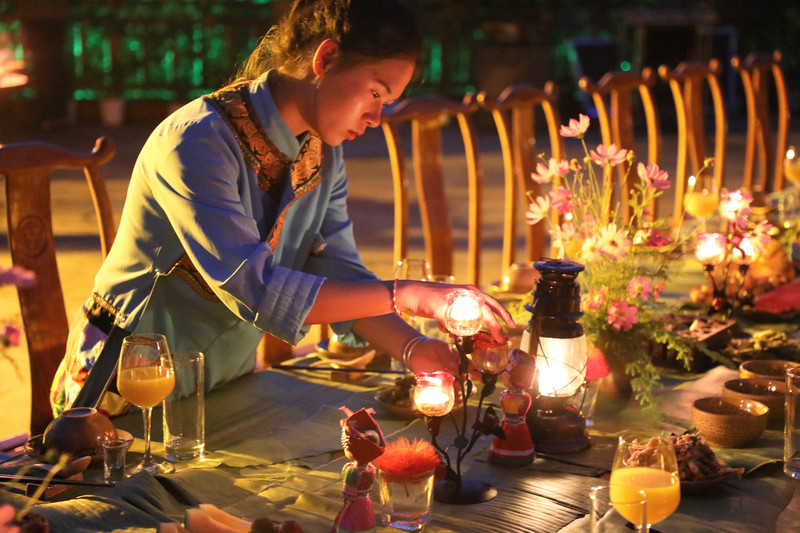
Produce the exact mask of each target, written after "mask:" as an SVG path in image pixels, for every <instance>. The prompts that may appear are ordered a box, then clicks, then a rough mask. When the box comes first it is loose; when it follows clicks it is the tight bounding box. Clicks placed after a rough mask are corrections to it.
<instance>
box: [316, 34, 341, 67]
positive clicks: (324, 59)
mask: <svg viewBox="0 0 800 533" xmlns="http://www.w3.org/2000/svg"><path fill="white" fill-rule="evenodd" d="M338 56H339V43H337V42H336V41H334V40H333V39H325V40H324V41H322V42H321V43H320V44H319V46H317V51H316V52H314V60H313V63H312V64H311V70H312V71H313V72H314V75H315V76H322V75H323V74H324V73H325V71H326V70H328V69H329V68H330V67H331V65H332V64H333V63H334V61H336V58H337V57H338Z"/></svg>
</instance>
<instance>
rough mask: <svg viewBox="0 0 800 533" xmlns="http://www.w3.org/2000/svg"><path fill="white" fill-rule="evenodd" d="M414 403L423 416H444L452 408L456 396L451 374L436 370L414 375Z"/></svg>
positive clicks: (453, 379)
mask: <svg viewBox="0 0 800 533" xmlns="http://www.w3.org/2000/svg"><path fill="white" fill-rule="evenodd" d="M415 378H416V382H417V383H416V385H415V386H414V403H415V405H416V407H417V410H418V411H419V412H420V413H422V414H423V415H425V416H444V415H446V414H447V413H449V412H450V411H452V410H453V405H455V401H456V397H455V391H454V389H453V383H454V382H455V378H454V377H453V375H452V374H450V373H448V372H444V371H442V370H437V371H436V372H420V373H419V374H417V375H416V376H415Z"/></svg>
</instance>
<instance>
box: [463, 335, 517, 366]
mask: <svg viewBox="0 0 800 533" xmlns="http://www.w3.org/2000/svg"><path fill="white" fill-rule="evenodd" d="M470 359H472V364H473V365H474V366H475V368H476V369H478V370H480V371H481V372H485V373H487V374H499V373H501V372H502V371H503V370H505V369H506V366H508V343H499V342H495V341H494V339H493V338H492V337H490V336H489V335H486V334H485V333H481V334H479V335H478V336H477V337H476V339H475V349H474V350H473V352H472V355H471V357H470Z"/></svg>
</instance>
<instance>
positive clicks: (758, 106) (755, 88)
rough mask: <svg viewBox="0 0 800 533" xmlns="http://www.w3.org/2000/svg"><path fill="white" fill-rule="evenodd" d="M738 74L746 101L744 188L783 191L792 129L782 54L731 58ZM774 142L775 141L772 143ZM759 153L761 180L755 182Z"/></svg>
mask: <svg viewBox="0 0 800 533" xmlns="http://www.w3.org/2000/svg"><path fill="white" fill-rule="evenodd" d="M731 65H733V67H734V68H735V69H736V70H737V71H739V75H740V76H741V77H742V84H743V85H744V96H745V101H746V102H747V145H746V148H745V162H744V186H745V187H747V188H750V189H752V190H763V191H765V192H773V191H778V190H780V189H782V188H783V164H782V162H783V158H784V154H785V152H786V136H787V134H788V130H789V97H788V96H787V93H786V81H785V79H784V77H783V69H782V68H781V52H780V51H778V50H776V51H775V52H773V53H772V55H768V54H748V55H747V56H746V57H745V58H744V60H741V59H740V58H739V57H734V58H732V59H731ZM770 75H771V77H772V80H773V82H774V85H775V97H774V98H775V100H774V102H775V104H776V105H777V108H778V121H777V124H776V127H775V133H774V136H773V128H772V126H771V123H770V97H769V93H770V90H769V89H770ZM773 139H774V140H773ZM756 152H757V153H758V181H757V182H754V180H753V178H754V174H755V170H756V169H755V158H756Z"/></svg>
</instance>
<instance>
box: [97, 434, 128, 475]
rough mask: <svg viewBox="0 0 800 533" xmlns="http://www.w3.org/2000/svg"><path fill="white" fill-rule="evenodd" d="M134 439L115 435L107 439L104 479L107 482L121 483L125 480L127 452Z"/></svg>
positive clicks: (104, 441) (103, 441)
mask: <svg viewBox="0 0 800 533" xmlns="http://www.w3.org/2000/svg"><path fill="white" fill-rule="evenodd" d="M131 442H132V439H131V438H126V437H123V436H120V435H119V434H118V435H115V436H113V437H105V438H104V439H103V440H102V442H101V445H102V447H103V479H105V480H106V481H120V480H122V479H124V478H125V452H126V451H127V450H128V447H129V446H130V445H131Z"/></svg>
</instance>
